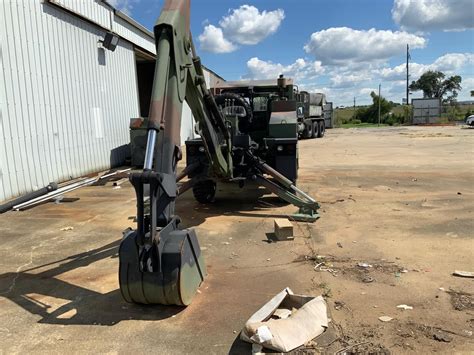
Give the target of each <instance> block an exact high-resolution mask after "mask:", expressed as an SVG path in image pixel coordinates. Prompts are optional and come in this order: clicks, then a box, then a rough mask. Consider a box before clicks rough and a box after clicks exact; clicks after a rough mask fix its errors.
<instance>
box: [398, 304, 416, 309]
mask: <svg viewBox="0 0 474 355" xmlns="http://www.w3.org/2000/svg"><path fill="white" fill-rule="evenodd" d="M397 308H400V309H403V310H405V311H406V310H408V309H413V307H412V306H407V305H406V304H399V305H398V306H397Z"/></svg>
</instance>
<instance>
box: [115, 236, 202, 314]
mask: <svg viewBox="0 0 474 355" xmlns="http://www.w3.org/2000/svg"><path fill="white" fill-rule="evenodd" d="M163 232H164V231H163ZM136 239H137V233H136V232H135V231H133V232H130V233H129V234H128V235H126V236H125V238H124V239H123V240H122V243H121V244H120V249H119V259H120V266H119V283H120V291H121V292H122V296H123V298H124V299H125V300H126V301H127V302H133V303H142V304H164V305H179V306H187V305H189V304H190V303H191V301H192V299H193V297H194V295H195V294H196V291H197V288H198V287H199V285H200V284H201V282H202V281H204V278H205V276H206V266H205V263H204V257H203V255H202V253H201V248H200V247H199V243H198V240H197V236H196V233H195V232H194V230H193V229H183V230H173V231H171V232H168V233H160V243H159V249H160V250H161V272H143V271H141V270H140V265H139V253H140V247H139V245H138V244H137V241H136ZM156 247H157V248H158V246H156Z"/></svg>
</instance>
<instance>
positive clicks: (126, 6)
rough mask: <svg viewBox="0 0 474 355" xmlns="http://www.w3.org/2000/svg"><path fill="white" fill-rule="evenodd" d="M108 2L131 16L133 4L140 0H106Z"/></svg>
mask: <svg viewBox="0 0 474 355" xmlns="http://www.w3.org/2000/svg"><path fill="white" fill-rule="evenodd" d="M108 2H109V4H110V5H112V6H113V7H115V8H116V9H117V10H119V11H121V12H123V13H124V14H125V15H127V16H131V15H132V10H133V6H134V4H137V3H138V2H140V0H108Z"/></svg>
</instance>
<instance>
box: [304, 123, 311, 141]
mask: <svg viewBox="0 0 474 355" xmlns="http://www.w3.org/2000/svg"><path fill="white" fill-rule="evenodd" d="M305 127H306V128H305V129H304V131H303V138H305V139H310V138H313V124H310V125H309V126H308V125H305ZM308 128H309V130H308Z"/></svg>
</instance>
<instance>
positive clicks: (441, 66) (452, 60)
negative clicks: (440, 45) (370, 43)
mask: <svg viewBox="0 0 474 355" xmlns="http://www.w3.org/2000/svg"><path fill="white" fill-rule="evenodd" d="M472 65H474V54H472V53H447V54H445V55H443V56H441V57H439V58H438V59H436V60H435V61H434V62H433V63H432V64H419V63H415V62H413V63H410V80H416V79H418V78H419V77H420V76H421V75H422V74H423V73H424V72H426V71H428V70H439V71H442V72H443V73H445V74H446V75H454V74H460V71H462V70H463V69H464V68H465V67H467V66H472ZM378 73H379V75H380V77H381V78H383V79H384V80H388V81H396V80H402V79H404V78H405V75H406V64H405V63H403V64H400V65H397V66H396V67H393V68H383V69H380V70H379V71H378Z"/></svg>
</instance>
